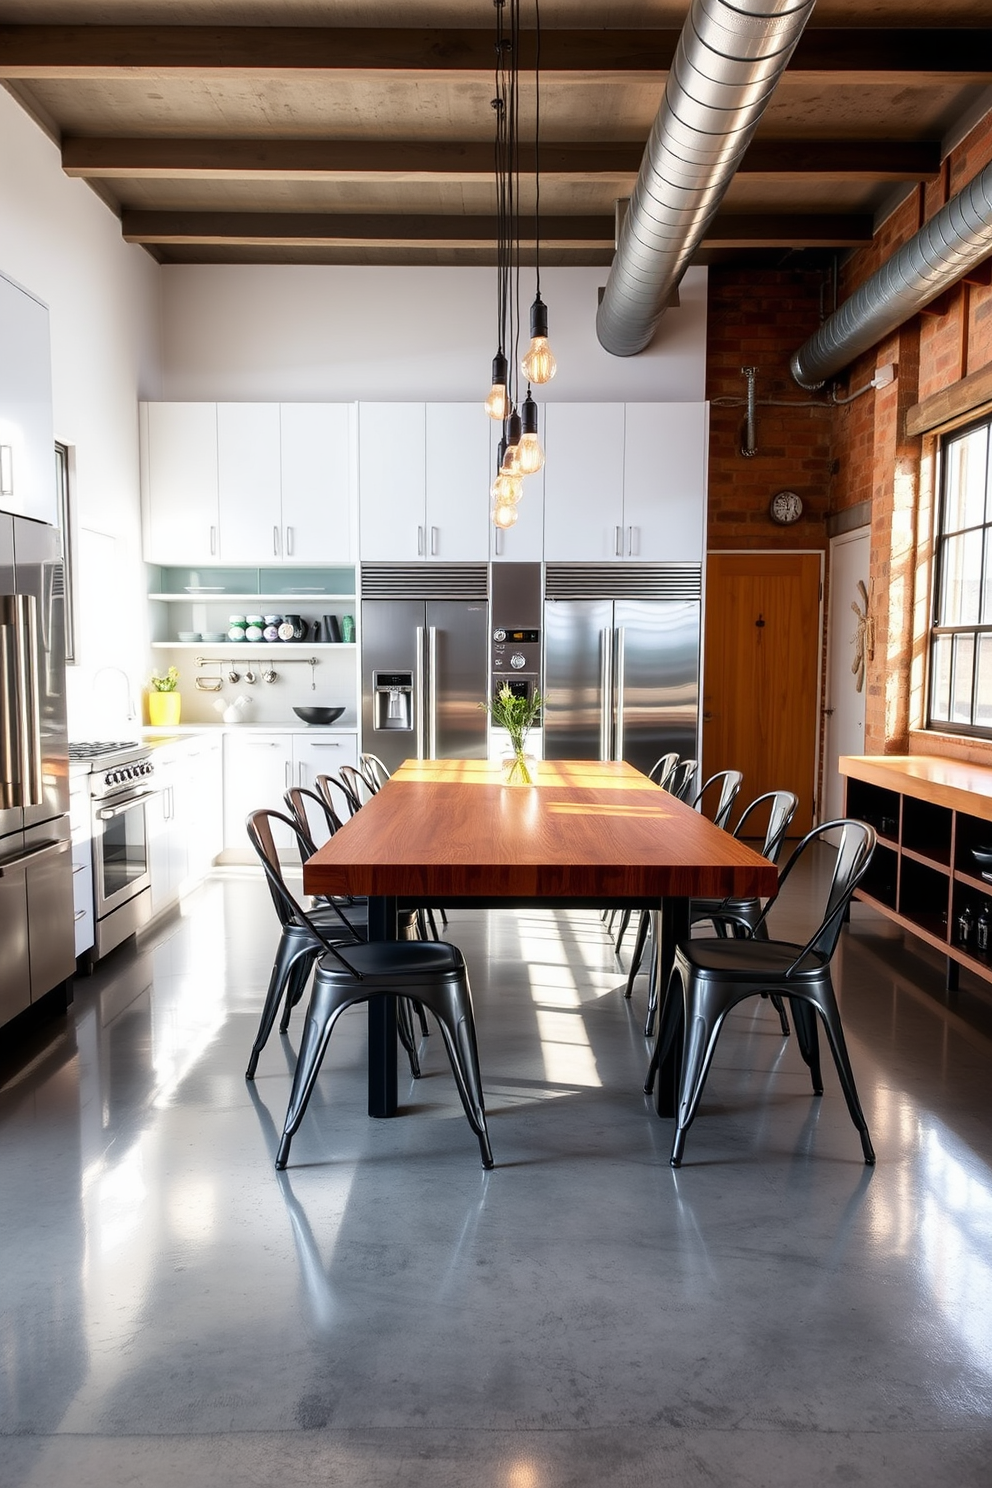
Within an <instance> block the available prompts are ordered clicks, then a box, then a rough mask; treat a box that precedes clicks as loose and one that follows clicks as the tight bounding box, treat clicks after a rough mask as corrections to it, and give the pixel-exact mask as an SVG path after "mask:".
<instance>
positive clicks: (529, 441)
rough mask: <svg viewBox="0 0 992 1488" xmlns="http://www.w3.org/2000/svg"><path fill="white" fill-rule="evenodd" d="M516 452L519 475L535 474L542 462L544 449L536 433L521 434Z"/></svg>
mask: <svg viewBox="0 0 992 1488" xmlns="http://www.w3.org/2000/svg"><path fill="white" fill-rule="evenodd" d="M516 453H517V469H518V470H519V471H520V474H521V475H536V474H537V472H538V471H539V470H540V468H541V466H542V465H543V464H544V451H543V449H542V448H541V441H540V440H539V439H538V437H537V435H536V434H523V435H521V437H520V443H519V444H518V445H517V451H516Z"/></svg>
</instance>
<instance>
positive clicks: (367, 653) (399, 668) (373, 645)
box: [361, 599, 426, 770]
mask: <svg viewBox="0 0 992 1488" xmlns="http://www.w3.org/2000/svg"><path fill="white" fill-rule="evenodd" d="M425 626H426V615H425V607H424V602H423V600H421V599H367V600H365V601H363V603H362V628H361V643H362V748H363V749H364V750H366V751H367V752H368V753H369V754H376V755H378V756H379V758H380V759H381V760H382V762H383V764H384V765H385V766H386V768H387V769H388V770H395V769H396V768H397V766H399V765H401V764H402V763H403V761H404V760H405V759H417V758H418V755H419V752H420V751H419V749H418V740H419V739H420V738H421V736H422V733H423V729H424V723H425V719H424V716H423V707H422V697H421V694H422V677H423V667H424V656H423V650H424V628H425ZM377 672H411V673H412V674H413V681H414V691H413V718H412V725H413V727H412V729H409V730H406V729H393V728H389V729H379V728H376V726H375V723H376V720H375V715H374V696H375V693H374V675H375V673H377Z"/></svg>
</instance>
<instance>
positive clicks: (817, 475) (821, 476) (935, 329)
mask: <svg viewBox="0 0 992 1488" xmlns="http://www.w3.org/2000/svg"><path fill="white" fill-rule="evenodd" d="M990 159H992V115H989V116H987V117H986V118H985V119H984V120H983V121H982V123H981V124H980V125H979V126H978V127H977V128H976V129H975V130H973V131H972V133H971V134H970V135H969V137H968V138H967V139H966V140H964V141H963V142H962V144H961V145H960V146H959V147H958V148H957V149H955V150H954V151H953V153H952V155H951V157H950V158H949V160H947V161H945V163H944V167H943V169H942V170H941V173H940V177H939V179H938V180H936V181H933V182H926V183H923V184H922V185H921V186H920V187H918V188H917V189H916V190H914V191H913V192H911V193H910V194H909V195H908V196H907V197H906V199H905V200H904V201H903V202H902V203H901V204H900V206H899V207H898V208H897V209H896V210H895V211H894V212H893V213H892V214H891V215H890V216H889V218H888V219H887V220H886V221H885V222H884V223H883V224H881V226H880V228H879V230H878V232H877V233H876V235H875V237H874V239H873V240H872V242H871V244H869V245H866V246H865V248H863V249H861V250H859V251H858V252H856V253H854V254H852V255H851V257H850V258H849V259H848V260H847V262H846V263H845V264H844V266H843V268H842V270H841V273H840V282H839V300H840V302H841V303H842V302H843V301H844V300H846V299H847V298H849V296H850V295H851V294H852V293H853V292H854V290H856V289H857V288H858V287H859V285H861V284H862V283H864V281H865V280H866V279H867V278H868V277H869V276H870V275H871V274H872V273H874V272H875V270H876V269H878V268H879V267H880V266H881V265H882V264H883V263H885V262H886V261H887V260H888V259H889V258H890V257H891V256H892V254H893V253H894V252H896V250H897V249H898V248H899V247H901V246H902V244H903V243H905V242H906V241H907V240H908V239H909V238H911V237H912V236H913V234H914V233H916V232H917V231H918V229H919V228H920V226H921V225H922V224H923V223H924V222H926V221H927V220H929V218H930V217H932V216H933V215H934V213H936V212H937V211H939V210H940V208H941V207H942V206H943V205H944V203H945V202H946V201H947V200H948V198H949V197H950V196H952V195H953V194H955V193H956V192H958V191H960V190H961V188H962V187H963V186H964V185H966V184H967V182H968V181H970V180H971V179H972V178H973V177H974V176H975V175H976V173H977V172H978V171H979V170H981V169H982V168H983V167H984V166H985V165H986V164H987V163H988V161H989V160H990ZM825 288H826V286H825V285H824V283H823V276H822V275H820V274H816V273H807V272H804V271H801V270H793V271H790V270H789V269H788V268H783V269H780V270H777V271H754V272H750V273H745V272H742V271H739V270H730V269H722V268H714V269H712V270H711V271H710V310H709V333H708V355H707V396H708V397H709V398H710V399H711V400H713V404H714V406H713V409H712V415H711V435H710V498H709V546H710V548H711V549H715V550H719V549H728V548H749V547H752V548H776V547H778V548H799V547H803V548H807V547H812V548H816V547H821V548H822V547H825V546H826V527H825V519H826V518H827V516H829V515H831V514H832V513H834V512H839V511H842V510H844V509H846V508H848V507H851V506H854V505H856V504H857V503H858V502H861V501H865V500H870V501H871V503H872V523H871V577H872V581H873V585H874V596H875V621H876V645H875V659H874V663H873V664H872V666H871V667H870V668H869V672H868V677H867V719H866V748H867V749H869V750H870V751H871V752H873V753H886V752H888V753H894V752H901V751H904V750H906V749H907V748H909V747H910V744H911V742H912V743H913V747H917V743H918V741H917V740H913V739H912V730H913V729H914V728H915V727H917V726H918V725H919V723H920V721H921V718H922V706H923V694H924V685H923V684H924V676H925V659H926V658H925V649H926V648H925V636H926V628H927V624H928V618H929V560H930V540H931V525H932V508H933V499H934V493H933V481H934V451H935V440H934V439H933V438H929V439H919V438H912V439H910V438H907V436H906V434H905V432H904V431H905V415H906V411H907V409H908V408H910V407H911V406H912V405H913V404H914V403H917V402H918V401H920V400H921V399H923V398H926V397H928V396H930V395H931V394H933V393H935V392H939V391H941V390H943V389H944V388H947V387H949V386H951V385H953V384H954V383H955V382H957V381H959V380H960V379H961V378H962V377H965V376H967V375H969V374H970V373H973V372H976V371H979V370H980V369H982V368H984V367H987V366H988V365H989V364H990V363H992V285H985V284H981V283H979V284H968V283H961V284H959V285H957V286H956V287H955V288H953V289H952V290H950V291H949V292H948V293H947V294H946V295H944V296H942V298H941V300H940V302H938V303H937V304H936V305H935V306H934V307H932V309H931V310H930V311H928V312H924V313H921V314H918V315H915V316H913V317H912V319H911V320H909V321H908V322H907V323H906V324H905V325H903V326H901V327H900V328H899V329H898V330H897V331H896V332H894V333H893V334H892V335H890V336H888V337H887V338H886V339H885V340H884V341H883V342H882V343H880V344H879V345H878V346H876V347H873V348H872V349H871V351H870V352H868V353H866V354H865V355H863V356H861V357H859V358H858V359H857V360H856V361H855V362H854V363H852V365H851V366H850V367H848V368H847V369H846V370H845V372H844V374H843V376H842V377H841V378H840V379H839V380H838V383H837V393H838V396H841V397H843V396H846V395H847V394H849V393H850V392H852V391H856V390H857V389H859V388H862V387H864V386H865V385H866V384H868V383H869V382H870V381H871V379H872V377H873V376H874V373H875V371H876V369H877V368H878V367H880V366H883V365H885V364H886V363H889V362H893V363H896V364H897V365H898V369H899V371H898V378H897V381H896V382H895V384H894V385H893V386H891V387H889V388H885V389H878V390H873V391H870V392H867V393H865V394H864V395H862V396H860V397H858V398H856V399H855V400H854V401H853V402H851V403H848V404H846V405H838V406H828V402H827V397H826V395H825V394H824V393H813V394H806V393H804V392H803V391H802V389H800V388H798V387H797V386H796V384H795V383H794V382H793V380H792V377H791V375H790V373H789V358H790V356H791V355H792V353H793V352H794V351H795V350H796V348H797V347H798V346H799V345H801V344H802V342H803V341H804V340H805V339H806V338H807V337H808V336H809V335H811V334H812V333H813V332H814V331H815V330H816V329H817V327H818V326H819V324H820V318H821V317H820V296H821V291H823V290H824V289H825ZM825 298H826V295H825ZM826 308H827V310H829V309H830V304H829V303H827V305H826ZM743 366H756V367H757V368H758V381H757V397H758V409H757V441H756V443H757V450H758V453H757V454H756V455H755V456H754V458H753V459H744V458H743V457H742V456H741V454H740V438H741V427H742V422H743V417H744V408H743V402H741V404H740V405H739V406H734V407H726V406H721V405H720V403H719V401H718V400H720V399H730V398H733V399H739V400H743V398H744V396H745V393H746V383H745V380H744V378H743V377H742V376H741V370H740V369H741V367H743ZM765 400H770V401H771V403H772V404H776V403H779V402H782V403H788V404H789V405H790V406H789V407H777V406H762V405H763V403H764V402H765ZM783 487H788V488H790V489H794V490H796V491H798V492H799V493H800V495H801V496H802V498H803V502H804V504H805V511H804V516H803V519H802V521H801V522H800V523H799V524H797V525H796V526H794V527H791V528H780V527H776V526H775V525H774V524H773V523H772V522H771V521H770V520H769V519H768V515H767V510H768V500H769V498H770V496H771V495H772V494H773V492H775V491H777V490H780V489H782V488H783ZM828 582H829V575H828Z"/></svg>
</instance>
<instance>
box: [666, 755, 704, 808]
mask: <svg viewBox="0 0 992 1488" xmlns="http://www.w3.org/2000/svg"><path fill="white" fill-rule="evenodd" d="M698 769H699V761H698V760H694V759H686V760H680V761H679V763H678V764H677V765H676V766H675V769H674V770H673V771H672V772H671V774H670V775H669V777H668V780H667V781H666V782H665V789H666V790H667V791H669V792H670V793H671V794H672V795H673V796H677V797H678V799H679V800H680V801H684V800H685V799H686V797H687V796H688V794H689V791H690V789H691V788H692V782H693V781H694V780H695V778H696V771H697V770H698Z"/></svg>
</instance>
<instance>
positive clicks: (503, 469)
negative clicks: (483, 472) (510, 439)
mask: <svg viewBox="0 0 992 1488" xmlns="http://www.w3.org/2000/svg"><path fill="white" fill-rule="evenodd" d="M499 473H500V475H523V474H524V472H523V470H522V469H521V466H520V446H519V444H511V445H510V446H509V447H508V449H507V451H506V453H505V455H504V456H503V459H502V462H501V464H500V467H499Z"/></svg>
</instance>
